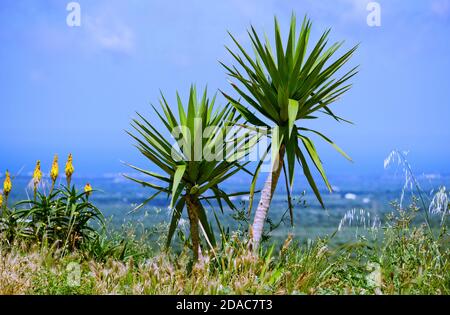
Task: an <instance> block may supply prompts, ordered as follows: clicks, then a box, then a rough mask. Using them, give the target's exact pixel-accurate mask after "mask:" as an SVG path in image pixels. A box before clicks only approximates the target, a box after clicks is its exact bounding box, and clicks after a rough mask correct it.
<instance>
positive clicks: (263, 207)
mask: <svg viewBox="0 0 450 315" xmlns="http://www.w3.org/2000/svg"><path fill="white" fill-rule="evenodd" d="M285 151H286V149H285V146H284V145H283V144H282V145H281V147H280V150H279V151H278V156H277V157H276V159H277V160H276V161H275V162H274V163H273V169H272V171H271V172H270V173H269V176H268V177H267V179H266V182H265V183H264V188H263V190H262V191H261V199H260V201H259V204H258V208H257V209H256V212H255V218H254V219H253V226H252V242H251V247H252V248H253V250H255V251H256V250H258V248H259V243H260V242H261V237H262V233H263V229H264V222H265V221H266V218H267V213H268V211H269V207H270V202H271V201H272V198H273V194H274V192H275V188H276V187H277V183H278V179H279V178H280V174H281V169H282V168H283V160H284V154H285Z"/></svg>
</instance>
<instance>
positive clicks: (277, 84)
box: [222, 15, 357, 249]
mask: <svg viewBox="0 0 450 315" xmlns="http://www.w3.org/2000/svg"><path fill="white" fill-rule="evenodd" d="M310 31H311V22H310V20H309V19H307V18H306V17H305V19H304V20H303V23H302V26H301V30H300V33H299V34H298V36H297V34H296V19H295V16H294V15H292V18H291V22H290V31H289V35H288V38H287V44H286V46H285V47H284V46H283V42H282V36H281V32H280V28H279V25H278V22H277V19H276V18H275V52H274V51H273V50H272V48H271V45H270V42H269V40H268V39H267V37H265V40H264V42H263V41H262V40H261V39H260V37H259V36H258V34H257V32H256V31H255V29H254V28H253V26H252V27H251V30H249V31H248V34H249V37H250V40H251V42H252V45H253V50H254V53H255V55H256V56H255V57H254V58H253V57H251V55H250V54H249V53H248V52H246V50H245V49H244V48H243V47H242V46H241V45H240V44H239V42H238V41H237V40H236V39H235V38H234V37H233V35H231V34H230V36H231V38H232V39H233V41H234V43H235V44H236V46H237V50H238V51H237V53H235V52H233V51H232V50H231V49H229V48H228V47H227V50H228V51H229V52H230V54H231V55H232V56H233V58H234V59H235V60H236V61H237V63H238V64H239V66H240V68H241V69H238V67H235V66H226V65H225V64H223V63H222V65H223V66H224V67H225V68H226V69H227V71H228V72H229V75H230V76H231V78H233V79H236V80H237V81H239V82H240V83H241V85H240V86H238V85H236V84H234V83H231V84H232V86H233V88H234V89H235V90H236V91H237V93H238V94H239V95H240V97H241V99H242V100H243V101H245V102H246V103H247V104H248V105H249V107H246V106H245V105H243V103H242V102H241V101H240V100H236V99H234V98H232V97H231V96H229V95H226V94H225V93H223V94H224V96H225V97H226V98H227V99H228V100H229V101H230V102H231V103H232V104H233V106H234V107H235V108H236V109H237V110H238V111H239V112H240V113H241V114H242V116H243V117H244V118H245V119H246V120H247V125H248V126H249V125H255V126H258V127H262V128H267V129H268V130H270V132H269V134H270V138H271V141H270V147H271V148H270V150H271V154H272V169H271V173H270V174H269V175H268V178H267V180H266V182H265V185H264V187H263V190H262V191H261V200H260V202H259V204H258V208H257V210H256V213H255V217H254V222H253V226H252V229H253V242H252V244H253V247H254V248H255V249H256V248H258V246H259V243H260V240H261V235H262V231H263V225H264V222H265V219H266V217H267V212H268V209H269V206H270V202H271V200H272V197H273V194H274V191H275V188H276V186H277V183H278V179H279V177H280V173H281V170H282V169H283V172H284V174H285V176H286V181H285V183H286V188H287V194H288V202H289V207H290V214H291V222H292V204H291V196H290V189H291V187H292V185H293V180H294V168H295V165H296V163H299V164H300V165H301V167H302V169H303V173H304V175H305V177H306V179H307V180H308V183H309V185H310V186H311V188H312V190H313V191H314V193H315V195H316V197H317V199H318V200H319V202H320V203H321V205H322V207H324V204H323V201H322V198H321V195H320V192H319V190H318V188H317V185H316V183H315V180H314V178H313V175H312V173H311V162H312V165H313V166H314V167H315V168H316V169H317V171H318V172H319V174H320V175H321V177H322V179H323V180H324V182H325V184H326V186H327V188H328V189H329V190H330V191H331V186H330V184H329V182H328V180H327V177H326V175H325V172H324V168H323V166H322V162H321V160H320V158H319V155H318V153H317V151H316V148H315V146H314V143H313V141H312V139H311V138H310V134H315V135H316V136H319V137H320V138H322V139H323V140H325V141H326V142H328V143H330V144H331V145H332V146H333V147H334V148H336V149H337V150H338V151H339V152H340V153H341V154H342V155H343V156H344V157H346V158H347V159H349V160H350V158H349V157H348V156H347V155H346V154H345V153H344V152H343V151H342V150H341V149H340V148H339V147H337V146H336V144H334V143H333V142H332V141H331V140H330V139H329V138H328V137H327V136H325V135H323V134H322V133H321V132H319V131H317V130H313V129H309V128H306V127H305V124H303V123H302V121H305V120H310V119H315V118H317V116H316V115H317V114H319V113H324V114H326V115H329V116H331V117H333V118H334V119H336V120H337V121H346V120H344V119H342V118H340V117H338V116H336V115H335V114H334V113H333V112H332V111H331V109H330V108H329V106H330V105H331V104H332V103H334V102H335V101H336V100H338V98H339V97H340V96H341V95H342V94H344V93H345V92H346V91H347V90H349V88H350V86H351V85H350V84H348V80H349V79H350V78H351V77H353V76H354V75H355V74H356V73H357V67H355V68H352V69H350V70H349V71H348V72H344V73H343V74H341V75H339V76H338V75H337V72H338V71H339V70H340V69H342V67H343V66H344V65H345V64H346V63H347V61H348V60H349V59H350V57H351V56H352V55H353V53H354V52H355V50H356V48H357V46H355V47H353V48H351V49H350V50H348V51H346V52H345V53H343V54H342V55H340V56H338V57H335V55H336V52H337V50H338V49H339V48H340V47H341V46H342V44H343V43H342V42H341V43H335V44H333V45H330V46H329V45H328V35H329V33H330V30H327V31H325V32H324V33H323V34H322V36H321V37H320V39H319V40H318V41H317V42H316V43H315V45H314V46H312V47H311V49H310V50H308V42H309V37H310ZM285 159H286V161H287V163H286V162H285ZM308 160H309V161H308ZM261 163H262V161H260V163H259V165H258V168H257V170H256V172H255V177H254V179H253V182H252V186H251V194H250V199H251V201H250V206H249V211H251V204H252V200H253V194H254V189H255V183H256V176H257V175H258V172H259V169H260V166H261ZM285 164H287V167H286V165H285ZM286 169H287V170H286Z"/></svg>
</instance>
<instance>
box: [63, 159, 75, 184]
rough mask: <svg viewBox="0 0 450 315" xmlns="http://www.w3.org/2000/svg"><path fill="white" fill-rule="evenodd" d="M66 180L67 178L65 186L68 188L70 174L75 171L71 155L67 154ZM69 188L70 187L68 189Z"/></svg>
mask: <svg viewBox="0 0 450 315" xmlns="http://www.w3.org/2000/svg"><path fill="white" fill-rule="evenodd" d="M65 171H66V178H67V186H68V187H69V186H70V180H71V179H72V174H73V172H74V171H75V169H74V168H73V164H72V153H70V154H69V156H68V158H67V162H66V169H65ZM69 188H70V187H69Z"/></svg>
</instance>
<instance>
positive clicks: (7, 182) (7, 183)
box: [3, 171, 12, 196]
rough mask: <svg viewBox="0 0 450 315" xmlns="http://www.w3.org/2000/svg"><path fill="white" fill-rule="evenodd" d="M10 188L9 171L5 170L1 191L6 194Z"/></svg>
mask: <svg viewBox="0 0 450 315" xmlns="http://www.w3.org/2000/svg"><path fill="white" fill-rule="evenodd" d="M11 189H12V183H11V177H10V175H9V172H8V171H6V174H5V181H4V182H3V193H4V194H5V196H8V195H9V193H10V192H11Z"/></svg>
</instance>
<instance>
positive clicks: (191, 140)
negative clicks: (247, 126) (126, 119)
mask: <svg viewBox="0 0 450 315" xmlns="http://www.w3.org/2000/svg"><path fill="white" fill-rule="evenodd" d="M177 103H178V104H177V106H178V115H176V113H174V112H173V111H172V109H171V107H170V106H169V104H168V102H167V101H166V98H165V97H164V95H162V94H161V100H160V104H161V108H162V113H161V112H160V111H158V110H157V109H156V108H155V107H153V109H154V110H155V113H156V115H157V116H158V117H159V119H160V120H161V123H162V126H164V127H165V129H167V131H168V132H169V133H170V134H171V135H172V137H173V140H175V141H172V143H171V142H169V140H168V138H169V139H170V137H166V136H164V135H163V132H162V131H161V129H160V128H157V127H155V124H154V123H152V122H149V121H148V120H147V119H146V118H144V117H143V116H142V115H140V114H139V113H138V116H139V119H133V121H132V124H131V125H132V127H133V128H134V129H135V131H136V132H137V134H136V135H134V134H132V133H130V132H128V133H129V135H130V136H131V137H133V138H134V139H135V140H136V147H137V148H138V149H139V151H140V152H141V153H142V154H143V155H144V156H145V157H146V158H147V159H149V160H150V162H151V163H152V164H154V165H156V166H157V167H158V168H159V169H160V171H161V173H154V172H151V171H148V170H144V169H141V168H139V167H136V166H133V165H129V164H128V165H129V166H130V167H132V168H133V169H135V170H137V171H139V172H141V173H142V174H144V175H146V176H148V177H149V179H150V181H146V180H141V179H137V178H132V177H129V176H126V177H128V178H129V179H131V180H133V181H135V182H137V183H140V184H142V185H144V186H147V187H150V188H152V189H153V190H155V193H154V194H153V195H151V196H150V197H149V198H148V199H146V200H145V201H144V202H143V203H142V204H140V205H139V206H138V208H140V207H142V206H143V205H144V204H146V203H147V202H149V201H151V200H152V199H153V198H155V197H156V196H158V195H159V194H161V193H163V194H167V196H168V197H170V208H171V209H173V212H172V218H171V222H170V226H169V232H168V237H167V246H169V245H170V243H171V240H172V238H173V235H174V232H175V230H176V228H177V227H178V223H179V221H180V218H181V215H182V212H183V210H184V209H185V208H186V209H187V214H188V219H189V223H190V237H191V240H192V250H193V258H194V261H195V260H197V259H198V255H199V251H200V250H201V249H200V242H201V238H200V236H201V235H204V238H205V240H206V242H207V245H209V246H215V237H214V233H213V230H212V227H211V225H210V223H209V221H208V219H207V214H206V211H205V208H204V206H203V204H202V202H205V201H208V202H209V199H214V200H216V201H217V203H218V205H219V206H220V208H221V210H222V211H223V208H222V205H223V204H224V203H225V204H227V205H228V206H230V207H232V208H234V206H233V203H232V202H231V201H230V197H231V196H233V195H240V194H245V193H234V194H227V193H225V192H224V191H223V190H222V189H221V188H219V184H220V183H222V182H223V181H224V180H226V179H228V178H229V177H230V176H232V175H233V174H235V173H237V172H238V171H240V170H244V171H246V172H248V171H247V170H246V169H245V165H246V164H247V163H248V162H247V163H244V164H240V163H239V161H240V160H241V159H242V158H244V157H245V156H246V155H247V154H248V151H249V149H250V147H251V146H252V145H254V144H255V143H256V141H257V137H256V136H251V135H250V134H249V133H248V132H240V133H239V132H236V130H234V131H232V132H230V129H231V127H232V126H233V125H235V124H236V122H237V121H238V119H239V116H238V115H237V114H236V110H235V109H234V108H233V106H226V107H224V108H223V109H216V108H215V106H214V104H215V96H214V98H213V99H212V100H211V101H210V100H209V99H208V98H207V91H206V89H205V91H204V93H203V97H202V98H201V99H197V95H196V89H195V87H193V86H192V87H191V89H190V95H189V101H188V106H187V110H185V108H184V106H183V103H182V101H181V98H180V96H179V95H178V93H177ZM250 174H251V173H250ZM246 193H247V194H248V192H246Z"/></svg>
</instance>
